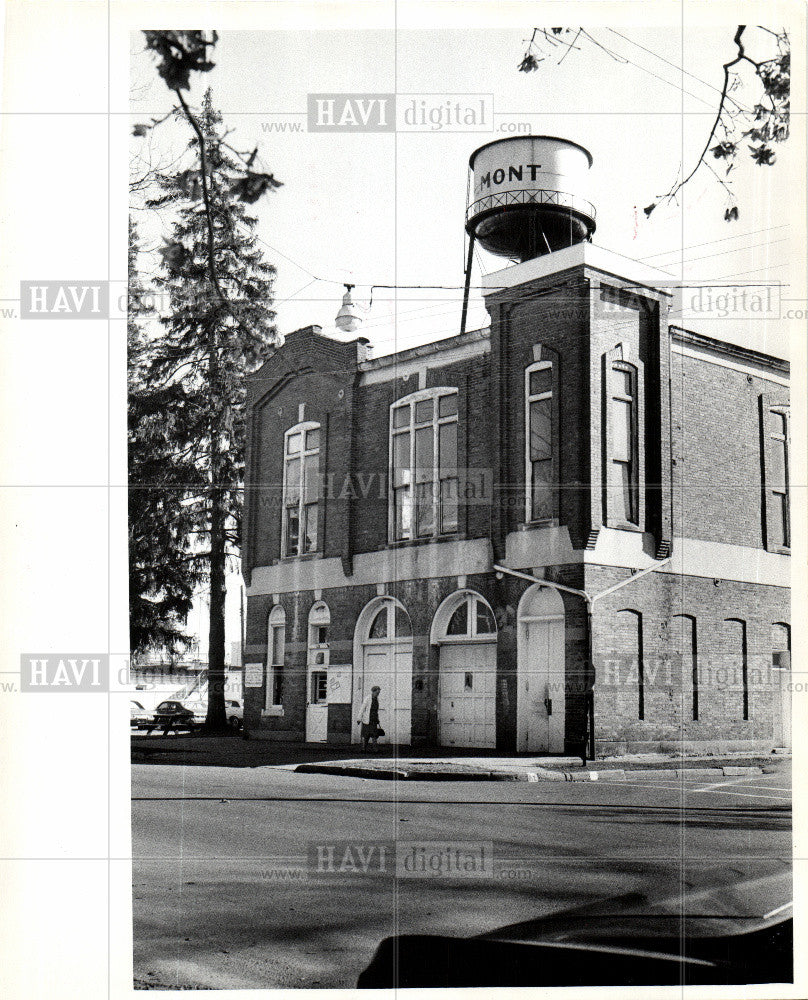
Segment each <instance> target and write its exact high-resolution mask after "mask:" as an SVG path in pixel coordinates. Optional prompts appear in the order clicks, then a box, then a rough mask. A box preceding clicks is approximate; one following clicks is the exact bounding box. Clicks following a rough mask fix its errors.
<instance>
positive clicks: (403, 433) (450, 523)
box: [390, 388, 458, 541]
mask: <svg viewBox="0 0 808 1000" xmlns="http://www.w3.org/2000/svg"><path fill="white" fill-rule="evenodd" d="M390 482H391V490H390V494H391V506H390V537H391V539H392V540H393V541H401V540H404V539H411V538H431V537H433V536H437V535H449V534H453V533H454V532H456V531H457V525H458V514H457V503H458V478H457V389H452V388H437V389H423V390H421V391H420V392H414V393H412V394H411V395H409V396H405V397H404V398H403V399H399V400H397V401H396V402H395V403H393V405H392V407H391V408H390Z"/></svg>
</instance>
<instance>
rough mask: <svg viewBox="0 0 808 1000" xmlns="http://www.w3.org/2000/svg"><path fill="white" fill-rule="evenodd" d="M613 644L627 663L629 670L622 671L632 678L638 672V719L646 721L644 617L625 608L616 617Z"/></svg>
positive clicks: (632, 609) (621, 672)
mask: <svg viewBox="0 0 808 1000" xmlns="http://www.w3.org/2000/svg"><path fill="white" fill-rule="evenodd" d="M612 642H613V645H614V648H615V650H616V651H617V652H618V653H619V654H620V656H621V658H622V659H624V662H625V663H626V666H627V670H626V671H623V670H621V671H620V675H621V676H622V675H623V673H626V675H627V676H631V674H632V673H633V672H634V668H635V667H636V670H637V718H638V719H645V663H644V651H643V627H642V615H641V614H640V612H639V611H635V610H634V608H623V609H622V610H621V611H618V612H617V614H616V615H615V616H614V628H613V634H612Z"/></svg>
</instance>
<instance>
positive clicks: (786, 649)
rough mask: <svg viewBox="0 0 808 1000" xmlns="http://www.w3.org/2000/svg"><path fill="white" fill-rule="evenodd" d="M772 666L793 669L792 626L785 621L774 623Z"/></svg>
mask: <svg viewBox="0 0 808 1000" xmlns="http://www.w3.org/2000/svg"><path fill="white" fill-rule="evenodd" d="M772 666H773V667H777V668H779V669H781V670H790V669H791V626H790V625H787V624H786V623H785V622H775V623H774V624H773V625H772Z"/></svg>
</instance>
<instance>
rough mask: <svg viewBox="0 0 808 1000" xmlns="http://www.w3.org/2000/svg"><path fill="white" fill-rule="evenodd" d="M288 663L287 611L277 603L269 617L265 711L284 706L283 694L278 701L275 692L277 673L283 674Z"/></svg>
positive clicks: (275, 709)
mask: <svg viewBox="0 0 808 1000" xmlns="http://www.w3.org/2000/svg"><path fill="white" fill-rule="evenodd" d="M276 630H279V631H280V633H281V642H280V648H281V650H282V654H281V661H280V663H276V662H275V660H276V657H275V655H274V654H275V631H276ZM285 665H286V612H285V611H284V609H283V606H282V605H280V604H276V605H275V606H274V607H273V608H272V610H271V611H270V612H269V615H268V617H267V665H266V691H265V693H264V709H265V711H268V712H269V711H273V710H274V711H275V714H278V713H277V709H282V708H283V696H282V695H281V700H280V701H278V702H276V701H275V699H274V694H275V674H276V672H277V671H278V670H280V673H281V675H282V674H283V670H284V667H285Z"/></svg>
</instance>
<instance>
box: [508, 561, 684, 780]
mask: <svg viewBox="0 0 808 1000" xmlns="http://www.w3.org/2000/svg"><path fill="white" fill-rule="evenodd" d="M672 559H673V556H668V558H667V559H662V560H661V561H660V562H658V563H654V565H653V566H648V567H646V568H645V569H643V570H640V571H639V572H638V573H632V574H631V576H630V577H628V579H627V580H621V581H620V583H616V584H615V585H614V586H613V587H607V588H606V590H602V591H601V592H600V593H599V594H590V593H588V591H586V590H576V589H575V588H574V587H565V586H564V585H563V584H561V583H554V582H553V581H552V580H543V579H542V578H541V577H538V576H533V575H532V574H530V573H521V572H520V571H518V570H515V569H508V567H507V566H500V565H498V564H497V563H494V566H493V569H494V571H495V572H496V573H506V574H507V575H508V576H515V577H517V578H518V579H520V580H527V581H528V582H529V583H535V584H538V585H539V586H540V587H548V588H549V589H551V590H560V591H562V592H563V593H565V594H573V595H574V596H576V597H581V598H583V600H584V601H585V602H586V646H587V657H588V660H589V666H590V668H591V669H592V670H594V657H593V646H592V608H593V606H594V604H595V601H599V600H600V599H601V598H603V597H608V596H609V595H610V594H614V593H615V592H616V591H618V590H622V589H623V587H627V586H628V585H629V584H630V583H634V581H635V580H639V579H640V578H641V577H643V576H648V574H649V573H655V572H656V571H657V570H660V569H662V567H663V566H667V565H668V563H670V562H671V560H672ZM587 711H588V713H589V748H588V749H589V760H594V759H595V701H594V697H593V695H592V692H591V691H590V692H588V693H587ZM584 764H586V750H585V751H584Z"/></svg>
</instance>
